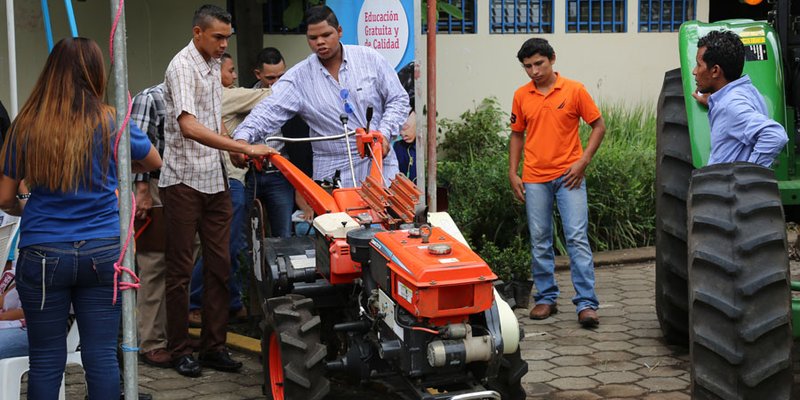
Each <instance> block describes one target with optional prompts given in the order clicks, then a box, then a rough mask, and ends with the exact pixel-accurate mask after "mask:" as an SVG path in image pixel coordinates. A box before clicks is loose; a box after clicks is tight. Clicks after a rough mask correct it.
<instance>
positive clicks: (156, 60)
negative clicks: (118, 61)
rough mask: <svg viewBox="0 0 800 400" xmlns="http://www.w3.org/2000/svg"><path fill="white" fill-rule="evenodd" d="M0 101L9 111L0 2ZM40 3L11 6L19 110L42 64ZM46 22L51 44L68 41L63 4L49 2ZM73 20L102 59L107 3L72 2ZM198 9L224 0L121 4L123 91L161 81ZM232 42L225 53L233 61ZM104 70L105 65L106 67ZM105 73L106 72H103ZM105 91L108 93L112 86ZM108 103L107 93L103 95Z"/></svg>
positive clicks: (143, 0)
mask: <svg viewBox="0 0 800 400" xmlns="http://www.w3.org/2000/svg"><path fill="white" fill-rule="evenodd" d="M0 4H2V7H0V8H2V9H0V22H2V28H0V100H2V102H3V104H4V105H5V106H6V108H9V107H10V106H9V104H10V93H9V90H10V88H9V66H8V37H7V32H6V24H7V22H6V21H7V19H6V12H5V2H0ZM40 4H41V3H40V2H38V1H32V0H16V1H15V2H14V11H15V13H14V19H15V24H14V25H15V27H16V39H17V40H16V48H17V85H18V89H17V90H18V96H19V106H20V107H22V104H23V103H24V101H25V99H26V98H27V97H28V95H29V93H30V91H31V89H32V88H33V85H34V83H35V82H36V79H37V78H38V76H39V73H40V72H41V68H42V66H43V65H44V62H45V60H46V59H47V54H48V49H47V39H46V36H45V32H44V22H43V17H42V8H41V5H40ZM49 4H50V20H51V23H52V25H53V37H54V42H57V41H58V40H59V39H61V38H63V37H66V36H70V35H71V33H70V30H69V25H68V22H67V17H66V11H65V9H64V2H61V1H50V2H49ZM72 4H73V9H74V11H75V20H76V23H77V27H78V34H79V35H80V36H84V37H89V38H92V39H94V40H95V41H97V42H98V43H99V45H100V48H101V49H102V50H103V54H104V55H105V59H106V60H109V57H108V41H109V35H110V30H111V22H112V21H111V2H110V1H107V0H106V1H101V0H88V1H73V2H72ZM203 4H216V5H219V6H221V7H225V4H226V1H225V0H136V1H127V2H125V14H126V24H127V33H128V41H127V46H128V85H129V89H130V91H131V93H132V94H136V93H137V92H139V91H140V90H142V89H144V88H146V87H148V86H151V85H154V84H156V83H158V82H161V81H163V80H164V71H165V70H166V68H167V64H169V61H170V60H171V59H172V57H173V56H174V55H175V53H177V52H178V50H180V49H181V48H183V47H184V46H186V44H187V43H189V40H191V38H192V32H191V29H192V16H193V15H194V10H196V9H197V8H198V7H199V6H201V5H203ZM235 48H236V43H235V40H232V41H231V43H230V49H229V52H233V54H234V59H235V52H236V49H235ZM106 67H108V64H106ZM107 71H109V70H108V69H107ZM109 87H111V88H113V84H110V85H109ZM109 95H110V97H109V98H110V99H111V101H113V93H109Z"/></svg>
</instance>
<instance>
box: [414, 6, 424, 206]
mask: <svg viewBox="0 0 800 400" xmlns="http://www.w3.org/2000/svg"><path fill="white" fill-rule="evenodd" d="M421 16H422V2H421V1H415V2H414V18H413V21H414V24H413V26H412V27H411V29H413V31H412V32H413V33H414V107H415V110H414V111H415V118H416V119H417V123H416V125H417V132H416V134H417V144H416V149H417V160H416V161H414V163H415V164H416V166H415V167H414V168H416V169H417V189H419V190H420V192H421V193H420V203H421V204H422V205H423V206H425V205H426V204H428V203H427V199H426V196H425V193H426V186H425V182H427V181H426V180H425V176H426V174H425V160H426V159H427V158H428V157H426V156H425V152H426V151H427V149H428V147H427V145H428V138H427V137H426V135H423V134H422V129H423V127H424V126H425V119H424V118H425V117H424V116H423V115H422V108H423V106H422V104H423V101H424V98H423V97H422V96H423V95H422V89H423V88H422V80H421V79H417V78H418V77H417V71H419V70H420V69H421V68H422V67H421V66H420V63H421V62H422V56H423V55H424V54H425V53H423V52H422V18H421Z"/></svg>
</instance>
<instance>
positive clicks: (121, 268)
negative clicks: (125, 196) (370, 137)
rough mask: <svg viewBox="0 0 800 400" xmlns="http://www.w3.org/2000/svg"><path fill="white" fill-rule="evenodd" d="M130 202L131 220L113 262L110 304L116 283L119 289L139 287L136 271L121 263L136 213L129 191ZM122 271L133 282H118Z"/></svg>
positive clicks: (115, 294)
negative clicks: (112, 288) (115, 259)
mask: <svg viewBox="0 0 800 400" xmlns="http://www.w3.org/2000/svg"><path fill="white" fill-rule="evenodd" d="M131 204H132V207H131V220H130V222H129V224H130V225H129V226H128V237H126V238H125V244H123V245H122V252H121V253H120V254H119V259H118V260H117V262H115V263H114V301H113V303H112V304H117V285H119V290H128V289H139V277H138V276H136V273H134V272H133V271H131V269H130V268H128V267H125V266H124V265H122V259H123V257H124V256H125V252H126V251H128V245H130V243H131V236H132V233H133V220H134V217H135V215H136V196H134V195H133V193H131ZM123 272H125V273H127V274H129V275H130V276H131V277H132V278H133V282H120V281H119V275H120V274H121V273H123Z"/></svg>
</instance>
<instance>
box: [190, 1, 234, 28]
mask: <svg viewBox="0 0 800 400" xmlns="http://www.w3.org/2000/svg"><path fill="white" fill-rule="evenodd" d="M212 19H216V20H217V21H220V22H224V23H226V24H228V25H230V23H231V13H229V12H227V11H225V10H223V9H222V8H220V7H217V6H215V5H213V4H206V5H204V6H202V7H200V8H198V9H197V11H195V12H194V19H192V26H199V27H200V29H206V28H208V26H209V25H211V20H212Z"/></svg>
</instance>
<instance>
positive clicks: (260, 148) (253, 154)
mask: <svg viewBox="0 0 800 400" xmlns="http://www.w3.org/2000/svg"><path fill="white" fill-rule="evenodd" d="M271 154H278V152H277V151H276V150H275V149H273V148H272V147H269V146H267V145H265V144H253V145H250V146H249V148H248V150H247V155H248V156H249V157H250V158H264V157H266V156H269V155H271Z"/></svg>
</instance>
